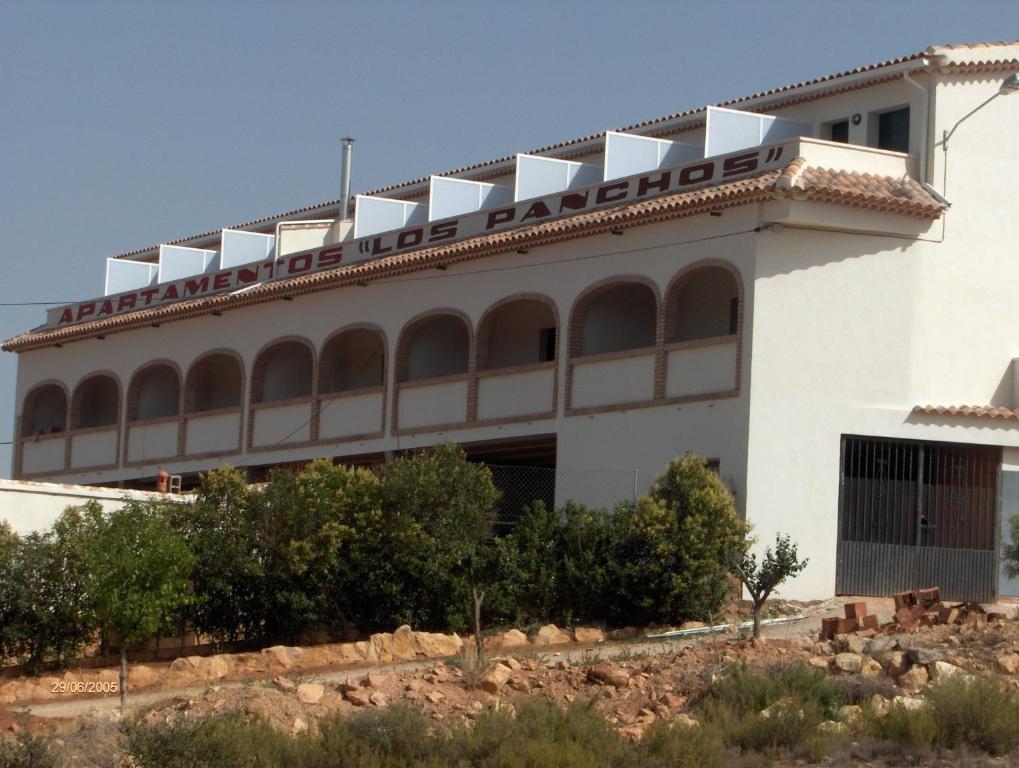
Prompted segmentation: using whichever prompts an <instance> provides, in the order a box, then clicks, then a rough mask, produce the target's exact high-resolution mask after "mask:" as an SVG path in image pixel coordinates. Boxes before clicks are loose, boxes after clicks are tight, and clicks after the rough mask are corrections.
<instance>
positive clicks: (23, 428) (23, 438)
mask: <svg viewBox="0 0 1019 768" xmlns="http://www.w3.org/2000/svg"><path fill="white" fill-rule="evenodd" d="M49 387H56V388H58V389H59V390H60V391H61V392H62V393H63V395H64V424H63V427H62V428H61V430H62V431H60V432H57V433H50V434H45V435H34V434H30V433H28V431H27V430H28V428H29V425H30V424H31V423H32V413H33V410H34V409H35V401H36V399H37V398H38V397H39V395H40V394H41V393H42V391H43V390H44V389H47V388H49ZM70 421H71V391H70V389H68V387H67V384H65V383H64V382H62V381H60V380H59V379H43V380H42V381H39V382H36V383H35V384H33V385H32V387H31V389H29V390H28V392H27V393H26V394H25V397H24V399H23V400H22V405H21V413H20V414H18V415H17V417H16V418H15V420H14V423H15V424H16V425H17V431H16V432H15V437H14V439H15V441H16V445H15V447H14V462H13V463H14V466H13V467H12V468H11V474H12V476H13V477H15V478H19V477H27V475H25V474H24V473H23V471H22V463H23V459H24V457H23V455H22V453H23V451H24V446H25V443H30V442H41V441H42V440H56V439H62V440H64V441H65V445H64V468H66V467H67V464H68V456H69V450H70V448H69V445H68V444H67V435H68V432H69V431H70V429H69V427H70ZM35 474H36V475H38V474H40V473H35ZM43 474H45V473H43Z"/></svg>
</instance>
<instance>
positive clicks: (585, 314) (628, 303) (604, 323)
mask: <svg viewBox="0 0 1019 768" xmlns="http://www.w3.org/2000/svg"><path fill="white" fill-rule="evenodd" d="M657 319H658V302H657V299H656V297H655V292H654V291H653V290H651V288H650V287H649V286H647V285H645V284H644V283H636V282H626V283H614V284H612V285H606V286H604V287H601V288H598V289H596V290H594V291H592V292H591V293H589V294H588V295H587V296H584V297H583V298H582V299H581V300H580V303H579V304H578V306H577V309H576V310H575V311H574V323H575V325H576V326H577V327H574V328H573V329H572V333H573V334H574V344H573V345H571V347H572V348H573V349H574V350H576V351H577V354H580V355H601V354H607V353H609V352H622V351H624V350H628V349H643V348H645V347H653V346H654V344H655V327H656V325H657Z"/></svg>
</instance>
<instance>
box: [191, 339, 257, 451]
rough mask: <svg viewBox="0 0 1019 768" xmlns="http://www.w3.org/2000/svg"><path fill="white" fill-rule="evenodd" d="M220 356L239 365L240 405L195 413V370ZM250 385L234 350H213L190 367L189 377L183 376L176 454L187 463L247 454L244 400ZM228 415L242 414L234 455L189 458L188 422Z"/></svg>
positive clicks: (238, 396) (238, 420)
mask: <svg viewBox="0 0 1019 768" xmlns="http://www.w3.org/2000/svg"><path fill="white" fill-rule="evenodd" d="M217 355H223V356H225V357H228V358H232V359H233V361H234V362H235V363H236V364H237V372H238V374H239V376H238V386H239V389H238V392H237V405H236V406H231V407H229V408H215V409H213V410H210V411H196V410H195V398H194V382H193V381H192V376H194V373H195V369H196V368H197V367H198V365H199V364H200V363H202V362H204V361H206V360H208V359H209V358H212V357H216V356H217ZM246 381H247V376H246V366H245V364H244V358H243V357H242V356H241V354H240V353H239V352H238V351H237V350H235V349H229V348H227V347H217V348H216V349H210V350H208V351H207V352H203V353H202V354H200V355H199V356H198V357H196V358H195V359H194V360H192V361H191V364H190V365H189V366H188V370H187V373H186V374H185V375H184V389H183V394H182V399H181V413H182V414H183V419H182V421H181V428H180V430H179V432H178V437H177V440H178V443H177V453H178V455H180V456H182V457H186V458H187V459H188V460H196V459H205V458H212V457H216V456H236V455H238V454H240V453H243V451H244V396H245V392H247V387H246V384H245V382H246ZM228 413H239V414H240V416H241V417H240V418H239V419H237V422H238V427H237V449H236V450H234V451H228V452H226V453H224V452H222V451H207V452H203V453H192V454H188V453H186V451H187V444H188V443H187V436H188V422H189V420H190V419H191V418H192V417H199V418H200V417H204V416H221V415H225V414H228Z"/></svg>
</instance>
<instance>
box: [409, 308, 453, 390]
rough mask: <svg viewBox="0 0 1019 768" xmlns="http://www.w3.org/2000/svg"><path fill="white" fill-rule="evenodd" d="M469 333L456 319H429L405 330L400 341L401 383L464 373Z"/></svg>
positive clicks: (439, 317)
mask: <svg viewBox="0 0 1019 768" xmlns="http://www.w3.org/2000/svg"><path fill="white" fill-rule="evenodd" d="M469 355H470V331H468V329H467V324H466V323H465V322H464V321H463V319H461V318H459V317H457V316H456V315H432V316H431V317H426V318H424V319H423V320H421V321H419V322H417V323H414V324H413V325H412V326H410V327H409V328H407V329H406V330H405V331H404V332H403V335H402V337H401V339H400V356H399V360H400V361H401V365H400V374H401V376H400V380H401V381H421V380H423V379H436V378H439V377H440V376H453V375H455V374H458V373H466V372H467V366H468V358H469Z"/></svg>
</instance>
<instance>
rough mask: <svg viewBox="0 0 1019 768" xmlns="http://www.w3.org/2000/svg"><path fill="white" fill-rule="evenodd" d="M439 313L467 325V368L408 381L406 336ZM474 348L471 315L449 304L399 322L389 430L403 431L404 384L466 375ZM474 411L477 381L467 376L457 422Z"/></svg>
mask: <svg viewBox="0 0 1019 768" xmlns="http://www.w3.org/2000/svg"><path fill="white" fill-rule="evenodd" d="M443 315H450V316H452V317H455V318H457V319H459V320H460V321H461V322H462V323H463V324H464V328H466V329H467V370H466V371H465V372H464V373H462V374H453V375H451V376H441V377H437V378H434V379H422V380H421V381H420V382H408V381H407V380H406V378H407V366H408V360H409V357H410V344H409V342H410V338H411V336H412V335H413V333H414V332H416V331H417V330H418V328H419V327H420V326H421V325H423V324H424V323H425V322H426V321H427V320H430V319H432V318H434V317H439V316H443ZM475 348H476V339H475V335H474V327H473V324H472V323H471V319H470V318H469V317H468V316H467V314H466V313H465V312H463V311H461V310H459V309H453V308H451V307H439V308H436V309H430V310H428V311H426V312H421V313H420V314H418V315H415V316H414V317H412V318H411V319H410V320H408V321H407V322H406V323H404V324H403V328H401V329H400V333H399V335H398V336H397V339H396V361H395V364H394V365H393V369H394V371H395V376H394V377H393V425H392V432H393V434H394V435H399V434H403V433H402V432H401V430H400V390H401V389H402V388H404V387H405V386H414V385H420V383H429V384H441V383H443V382H444V381H447V380H448V381H453V380H457V379H460V378H470V377H472V375H473V373H474V361H475V357H476V354H475ZM477 412H478V387H477V382H476V381H473V380H469V381H468V384H467V414H466V417H465V420H464V421H463V422H460V423H461V424H466V423H469V422H470V421H471V419H472V416H473V417H476V416H477Z"/></svg>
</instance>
